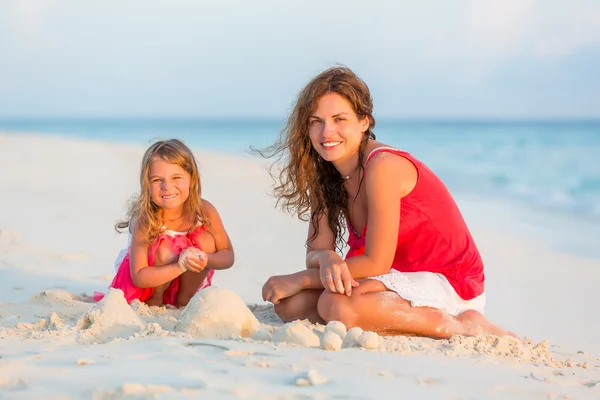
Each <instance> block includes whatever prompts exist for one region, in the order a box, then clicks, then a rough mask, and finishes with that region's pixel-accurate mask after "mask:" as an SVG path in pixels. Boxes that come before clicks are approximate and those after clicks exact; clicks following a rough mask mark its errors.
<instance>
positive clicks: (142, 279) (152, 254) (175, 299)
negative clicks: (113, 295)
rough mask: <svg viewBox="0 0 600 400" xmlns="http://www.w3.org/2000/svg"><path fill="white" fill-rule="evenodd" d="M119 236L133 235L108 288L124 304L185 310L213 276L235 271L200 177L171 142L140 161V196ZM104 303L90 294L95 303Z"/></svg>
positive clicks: (192, 161) (181, 147)
mask: <svg viewBox="0 0 600 400" xmlns="http://www.w3.org/2000/svg"><path fill="white" fill-rule="evenodd" d="M115 228H116V229H117V231H119V232H120V231H121V230H123V229H125V228H128V229H129V232H130V233H131V237H130V240H131V244H130V246H129V248H128V250H127V252H126V253H125V256H124V257H123V259H122V261H121V263H120V264H119V267H118V269H117V273H116V275H115V277H114V279H113V281H112V283H111V284H110V287H112V288H116V289H121V290H122V291H123V293H124V294H125V299H126V300H127V303H130V302H131V301H132V300H134V299H138V300H140V301H142V302H145V303H146V304H147V305H149V306H160V305H163V304H170V305H173V306H177V307H183V306H185V305H187V303H188V302H189V301H190V299H191V298H192V296H193V295H194V294H195V293H196V292H197V291H199V290H200V289H203V288H205V287H208V286H210V285H211V281H212V276H213V274H214V271H215V270H218V269H227V268H229V267H231V266H232V265H233V261H234V253H233V247H232V245H231V241H230V240H229V236H228V235H227V232H226V231H225V228H224V227H223V223H222V222H221V218H220V217H219V213H218V212H217V210H216V209H215V207H214V206H213V205H212V204H211V203H209V202H208V201H207V200H204V199H202V198H201V185H200V174H199V172H198V167H197V166H196V161H195V159H194V156H193V154H192V152H191V151H190V149H189V148H188V147H187V146H186V145H185V144H183V143H182V142H181V141H179V140H176V139H170V140H165V141H160V142H157V143H154V144H153V145H152V146H150V148H149V149H148V150H146V153H145V154H144V158H143V161H142V171H141V174H140V194H139V195H138V196H136V197H135V198H134V200H133V201H132V203H131V205H130V208H129V212H128V215H127V219H125V220H123V221H120V222H118V223H117V224H116V226H115ZM102 297H104V295H103V294H101V293H97V292H96V293H95V294H94V300H96V301H98V300H100V299H102Z"/></svg>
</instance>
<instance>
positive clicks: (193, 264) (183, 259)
mask: <svg viewBox="0 0 600 400" xmlns="http://www.w3.org/2000/svg"><path fill="white" fill-rule="evenodd" d="M177 264H178V265H179V268H181V270H182V271H183V272H185V271H192V272H196V273H199V272H202V271H204V269H205V268H206V265H207V264H208V255H207V254H206V253H205V252H203V251H202V250H200V249H198V248H196V247H188V248H187V249H185V250H183V251H182V252H181V254H180V255H179V261H177Z"/></svg>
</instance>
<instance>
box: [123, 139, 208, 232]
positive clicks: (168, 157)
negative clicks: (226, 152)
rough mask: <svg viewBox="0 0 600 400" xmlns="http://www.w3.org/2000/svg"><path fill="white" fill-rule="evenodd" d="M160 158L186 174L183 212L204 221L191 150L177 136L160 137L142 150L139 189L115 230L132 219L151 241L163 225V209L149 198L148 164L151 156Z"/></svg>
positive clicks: (196, 170)
mask: <svg viewBox="0 0 600 400" xmlns="http://www.w3.org/2000/svg"><path fill="white" fill-rule="evenodd" d="M157 158H161V159H163V160H165V161H166V162H168V163H171V164H176V165H179V166H180V167H181V168H183V169H184V170H185V171H186V172H187V173H188V174H190V193H189V196H188V198H187V200H186V201H185V203H184V204H183V212H184V214H188V215H189V214H190V213H191V214H192V215H195V217H196V218H195V220H196V221H197V222H201V223H203V224H208V221H207V220H206V218H205V215H204V212H203V204H202V197H201V196H202V185H201V184H200V173H199V172H198V166H197V164H196V159H195V158H194V154H193V153H192V151H191V150H190V149H189V148H188V147H187V146H186V145H185V144H183V142H181V141H180V140H177V139H169V140H161V141H159V142H156V143H154V144H153V145H152V146H150V147H149V148H148V150H146V153H145V154H144V158H143V159H142V169H141V173H140V192H139V194H137V195H134V197H133V198H132V199H131V202H130V205H129V210H128V212H127V218H126V219H124V220H122V221H118V222H117V223H116V225H115V229H116V230H117V231H118V232H122V230H124V229H127V228H129V226H130V223H131V222H132V221H133V220H135V221H136V223H137V225H138V226H139V227H141V229H142V232H143V233H144V237H145V239H146V242H148V243H152V242H153V241H154V240H156V238H157V237H158V235H159V234H160V232H161V230H162V228H163V212H162V209H161V208H160V207H158V206H157V205H156V204H154V202H153V201H152V199H151V198H150V177H149V176H148V175H149V172H150V167H151V166H152V162H154V160H155V159H157Z"/></svg>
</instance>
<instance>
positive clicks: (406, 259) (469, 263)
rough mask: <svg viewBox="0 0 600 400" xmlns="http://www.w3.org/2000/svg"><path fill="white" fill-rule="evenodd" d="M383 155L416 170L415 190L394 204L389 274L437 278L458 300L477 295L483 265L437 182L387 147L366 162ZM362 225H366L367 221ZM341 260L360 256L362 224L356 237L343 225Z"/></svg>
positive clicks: (455, 208)
mask: <svg viewBox="0 0 600 400" xmlns="http://www.w3.org/2000/svg"><path fill="white" fill-rule="evenodd" d="M381 151H385V152H389V153H393V154H396V155H399V156H401V157H404V158H406V159H407V160H409V161H411V162H412V163H413V164H414V166H415V167H416V168H417V174H418V175H417V184H416V186H415V187H414V189H413V190H412V191H411V192H410V193H409V194H408V195H406V196H405V197H403V198H402V199H400V230H399V233H398V245H397V246H396V254H395V256H394V261H393V263H392V266H391V267H392V268H394V269H396V270H398V271H401V272H418V271H428V272H434V273H439V274H442V275H443V276H445V277H446V279H448V281H449V282H450V284H451V285H452V287H453V288H454V290H455V291H456V293H457V294H458V295H459V296H460V297H461V298H463V299H464V300H470V299H473V298H475V297H477V296H479V295H480V294H482V293H483V290H484V274H483V261H482V260H481V256H480V254H479V250H477V246H475V242H474V240H473V237H472V236H471V233H470V232H469V229H468V228H467V225H466V224H465V221H464V219H463V217H462V215H461V213H460V211H459V210H458V206H457V205H456V203H455V201H454V199H453V198H452V196H451V195H450V192H449V191H448V189H447V188H446V186H445V185H444V184H443V183H442V181H441V180H440V179H439V178H438V177H437V176H436V175H435V174H434V173H433V172H432V171H431V170H430V169H429V168H427V167H426V166H425V164H423V163H422V162H420V161H419V160H417V159H416V158H414V157H413V156H411V155H410V154H408V153H406V152H404V151H400V150H396V149H393V148H390V147H380V148H378V149H375V150H373V151H372V152H371V154H369V157H367V161H366V163H365V169H366V168H367V165H368V163H369V161H370V159H371V158H372V157H373V156H374V155H375V154H377V153H378V152H381ZM367 223H368V221H367ZM348 228H349V229H348V231H349V235H348V245H349V246H350V250H349V251H348V253H347V254H346V258H350V257H354V256H356V255H360V254H363V253H364V251H365V234H366V230H367V226H366V224H365V228H364V231H363V232H362V234H358V233H357V232H356V231H355V230H354V229H353V227H352V226H351V225H350V223H349V222H348Z"/></svg>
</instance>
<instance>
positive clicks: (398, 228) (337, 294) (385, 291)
mask: <svg viewBox="0 0 600 400" xmlns="http://www.w3.org/2000/svg"><path fill="white" fill-rule="evenodd" d="M374 126H375V119H374V118H373V102H372V99H371V94H370V92H369V89H368V87H367V85H366V84H365V83H364V82H363V81H362V80H361V79H360V78H358V77H357V76H356V75H355V74H354V73H353V72H352V71H351V70H350V69H348V68H344V67H335V68H331V69H329V70H326V71H324V72H322V73H321V74H319V75H318V76H316V77H315V78H314V79H313V80H312V81H311V82H310V83H309V84H308V85H307V86H306V87H305V88H304V89H303V90H302V91H301V92H300V94H299V95H298V98H297V102H296V104H295V106H294V108H293V110H292V113H291V115H290V117H289V120H288V122H287V125H286V128H285V129H284V130H283V132H282V136H281V138H280V140H279V141H278V142H277V143H276V144H274V145H273V146H272V147H270V148H269V150H270V154H267V156H269V157H270V156H274V155H278V156H280V158H279V160H280V161H283V162H282V165H281V166H280V172H279V186H277V187H276V189H275V193H276V195H277V197H278V199H279V200H278V201H282V202H283V205H284V208H285V209H287V210H288V211H291V212H293V213H295V214H297V215H298V217H299V218H301V219H303V220H309V222H310V224H309V232H308V240H307V242H306V247H307V252H306V267H307V268H306V270H302V271H299V272H297V273H294V274H290V275H281V276H273V277H271V278H269V280H268V281H267V282H266V283H265V285H264V287H263V298H264V299H265V300H268V301H270V302H272V303H273V304H274V305H275V312H276V313H277V314H278V315H279V317H280V318H281V319H282V320H283V321H286V322H287V321H292V320H296V319H305V318H307V319H309V320H310V321H311V322H329V321H334V320H336V321H341V322H343V323H344V324H345V325H346V327H347V328H350V327H354V326H359V327H361V328H362V329H365V330H371V331H375V332H378V333H380V334H412V335H420V336H428V337H432V338H449V337H450V336H452V335H454V334H459V335H468V336H472V335H478V334H494V335H513V336H516V335H514V334H512V333H511V332H508V331H506V330H504V329H502V328H500V327H498V326H496V325H494V324H492V323H491V322H489V321H488V320H487V319H486V318H485V317H484V316H483V308H484V305H485V293H484V274H483V262H482V260H481V256H480V254H479V251H478V250H477V247H476V246H475V243H474V241H473V238H472V237H471V234H470V232H469V230H468V228H467V226H466V224H465V222H464V220H463V218H462V216H461V214H460V211H459V210H458V207H457V205H456V203H455V202H454V200H453V198H452V197H451V195H450V193H449V192H448V190H447V189H446V187H445V186H444V184H443V183H442V182H441V181H440V180H439V178H438V177H437V176H436V175H435V174H434V173H433V172H432V171H431V170H429V169H428V168H427V167H426V166H425V165H424V164H423V163H421V162H420V161H419V160H417V159H416V158H414V157H413V156H412V155H410V154H409V153H406V152H403V151H400V150H397V149H394V148H392V147H390V146H388V145H385V144H383V143H380V142H377V141H376V140H375V135H374V134H373V127H374ZM346 228H347V229H346ZM346 231H347V232H348V239H347V244H348V246H349V248H350V249H349V251H348V253H347V255H346V258H345V259H342V258H341V257H340V256H339V255H338V253H337V252H336V250H340V251H341V249H342V247H343V245H344V239H343V236H344V234H345V233H346Z"/></svg>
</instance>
